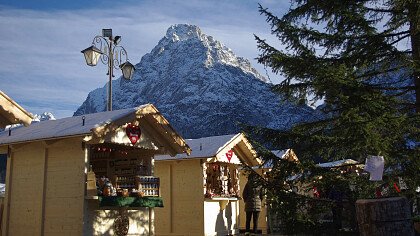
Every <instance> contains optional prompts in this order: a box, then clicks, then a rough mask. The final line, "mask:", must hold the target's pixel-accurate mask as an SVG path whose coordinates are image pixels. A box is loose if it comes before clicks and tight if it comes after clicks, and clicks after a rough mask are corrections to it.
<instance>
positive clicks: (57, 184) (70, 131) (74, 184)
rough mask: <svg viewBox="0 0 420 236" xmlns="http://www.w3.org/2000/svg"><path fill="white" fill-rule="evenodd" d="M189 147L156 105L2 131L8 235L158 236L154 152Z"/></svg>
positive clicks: (173, 151)
mask: <svg viewBox="0 0 420 236" xmlns="http://www.w3.org/2000/svg"><path fill="white" fill-rule="evenodd" d="M189 152H190V149H189V147H188V145H187V144H186V143H185V141H184V140H183V139H182V138H181V137H180V136H179V135H178V134H177V133H176V132H175V131H174V130H173V128H172V127H171V126H170V125H169V123H168V121H167V120H166V119H165V118H164V117H163V116H162V115H161V114H160V113H159V111H158V110H157V109H156V108H155V107H154V106H153V105H150V104H148V105H143V106H140V107H137V108H131V109H124V110H117V111H109V112H101V113H95V114H87V115H84V116H76V117H69V118H64V119H59V120H50V121H43V122H39V123H35V124H32V125H31V126H29V127H21V128H17V129H13V130H12V132H11V133H8V132H3V133H0V153H5V154H7V158H8V162H7V177H6V197H5V203H6V204H5V206H6V207H5V210H4V214H3V215H4V217H3V229H2V235H17V236H19V235H127V234H129V235H154V207H162V206H163V203H162V198H161V197H160V191H159V186H160V184H162V182H160V181H159V179H158V178H157V177H155V176H153V174H154V173H153V163H154V159H153V158H154V155H156V154H168V155H172V156H173V155H176V154H180V153H189Z"/></svg>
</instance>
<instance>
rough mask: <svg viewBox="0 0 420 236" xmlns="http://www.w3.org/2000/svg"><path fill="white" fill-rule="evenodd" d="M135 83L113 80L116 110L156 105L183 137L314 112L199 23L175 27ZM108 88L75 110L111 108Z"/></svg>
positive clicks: (281, 122) (275, 123)
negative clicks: (288, 98) (283, 97)
mask: <svg viewBox="0 0 420 236" xmlns="http://www.w3.org/2000/svg"><path fill="white" fill-rule="evenodd" d="M135 67H136V72H135V74H134V76H133V79H132V80H130V81H127V80H124V79H121V78H120V79H117V80H114V81H113V88H112V89H113V109H114V110H117V109H122V108H128V107H135V106H138V105H141V104H145V103H152V104H154V105H155V106H156V107H157V108H158V109H159V110H160V111H161V112H162V113H163V115H164V116H165V117H166V118H167V119H168V120H169V122H170V123H171V124H172V126H174V128H175V129H176V130H177V131H178V132H179V133H180V134H181V135H182V136H183V137H184V138H199V137H205V136H212V135H222V134H231V133H235V132H237V131H239V128H238V122H241V123H246V124H251V125H254V126H262V127H270V128H276V129H281V128H288V127H290V126H291V124H292V123H295V122H301V121H303V120H306V119H308V118H310V117H311V116H312V115H313V112H314V111H313V109H311V108H309V107H308V106H296V105H295V104H292V103H284V102H281V101H280V97H279V96H278V95H276V94H274V93H273V92H272V91H271V90H270V87H271V86H272V85H271V84H269V83H267V80H266V79H265V78H264V77H263V76H261V75H260V74H259V73H258V72H257V71H256V70H255V69H254V68H253V67H252V66H251V64H250V62H249V61H248V60H246V59H244V58H241V57H238V56H236V55H235V54H234V53H233V52H232V50H231V49H229V48H227V47H226V46H225V45H223V44H222V43H221V42H219V41H217V40H215V39H214V38H213V37H212V36H208V35H205V34H204V33H202V32H201V30H200V29H199V28H198V27H197V26H193V25H186V24H179V25H174V26H171V27H170V28H169V29H168V30H167V33H166V35H165V36H164V37H163V38H162V39H161V40H160V41H159V43H158V45H157V46H155V47H154V48H153V49H152V51H151V52H150V53H148V54H146V55H144V56H143V57H142V58H141V61H140V63H138V64H137V65H136V66H135ZM107 86H108V85H105V86H104V87H103V88H98V89H95V90H93V91H91V92H90V93H89V95H88V97H87V99H86V100H85V101H84V102H83V104H82V105H81V106H80V107H79V109H78V110H77V111H76V112H75V113H74V115H82V114H86V113H94V112H100V111H105V110H106V99H107Z"/></svg>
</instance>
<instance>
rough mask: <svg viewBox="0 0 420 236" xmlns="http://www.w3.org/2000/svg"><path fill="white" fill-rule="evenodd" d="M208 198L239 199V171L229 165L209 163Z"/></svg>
mask: <svg viewBox="0 0 420 236" xmlns="http://www.w3.org/2000/svg"><path fill="white" fill-rule="evenodd" d="M206 167H207V168H206V197H207V198H211V197H239V183H238V182H239V180H238V177H239V175H238V170H237V168H236V166H235V165H233V164H228V163H221V162H216V163H209V164H207V166H206Z"/></svg>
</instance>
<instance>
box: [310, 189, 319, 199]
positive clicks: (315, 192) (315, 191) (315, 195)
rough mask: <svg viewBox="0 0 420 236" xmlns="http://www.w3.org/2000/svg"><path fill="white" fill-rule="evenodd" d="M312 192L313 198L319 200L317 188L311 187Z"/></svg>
mask: <svg viewBox="0 0 420 236" xmlns="http://www.w3.org/2000/svg"><path fill="white" fill-rule="evenodd" d="M312 192H313V194H314V197H316V198H319V197H320V194H319V192H318V189H317V187H315V186H314V187H312Z"/></svg>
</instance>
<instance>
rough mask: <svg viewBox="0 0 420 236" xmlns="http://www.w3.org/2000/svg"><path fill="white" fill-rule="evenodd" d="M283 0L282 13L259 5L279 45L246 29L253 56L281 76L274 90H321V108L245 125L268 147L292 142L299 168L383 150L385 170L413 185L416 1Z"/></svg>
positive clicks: (419, 67)
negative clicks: (268, 125) (289, 123)
mask: <svg viewBox="0 0 420 236" xmlns="http://www.w3.org/2000/svg"><path fill="white" fill-rule="evenodd" d="M291 2H292V5H291V7H290V9H289V10H288V12H287V13H286V14H284V15H283V16H282V17H277V16H276V15H275V14H273V13H272V12H271V11H270V10H269V9H266V8H264V7H263V6H261V5H260V7H259V11H260V13H261V14H262V15H263V16H265V17H266V19H267V22H268V23H269V24H270V25H271V30H272V34H274V35H275V36H276V37H277V38H278V39H279V40H280V42H281V43H282V44H283V45H284V46H285V48H284V49H277V48H275V47H273V46H271V45H270V44H269V43H268V42H267V41H266V40H264V39H261V38H260V37H258V36H255V37H256V40H257V44H258V48H259V50H260V55H259V57H258V61H259V62H260V63H262V64H264V65H265V66H267V67H270V68H271V69H272V71H273V72H274V73H275V74H281V75H282V76H284V78H285V79H284V81H283V82H282V83H280V84H279V85H276V86H275V90H276V91H278V92H279V93H281V94H285V95H286V98H287V99H292V100H295V101H296V102H316V101H319V100H322V101H323V102H324V103H323V105H321V106H320V107H319V108H318V109H317V110H318V111H319V112H320V113H322V114H321V115H320V116H319V117H317V118H316V119H314V120H311V121H310V122H307V123H304V124H298V125H295V126H294V127H293V128H292V129H290V130H283V131H278V130H269V129H264V128H256V127H254V128H253V129H252V132H253V135H254V137H258V136H259V137H260V138H262V139H263V140H264V142H266V143H267V142H270V143H271V145H272V147H274V148H277V149H286V148H292V149H293V150H294V151H295V152H296V154H297V156H298V157H299V159H300V160H301V161H302V164H303V167H301V168H305V165H304V163H305V162H311V161H312V162H313V160H314V159H317V161H319V158H324V159H325V160H338V159H348V158H351V159H354V160H357V161H360V162H364V160H365V158H366V157H367V156H368V155H377V154H380V155H383V156H384V157H385V160H386V167H392V170H393V171H392V172H391V174H390V175H391V177H390V178H391V180H392V181H394V180H395V179H392V178H393V177H392V176H402V177H404V179H405V181H406V182H407V184H408V185H409V188H410V191H411V192H412V191H414V190H415V188H416V187H417V186H419V185H420V179H419V175H418V171H419V170H420V149H419V146H420V145H419V143H420V132H419V129H420V119H419V114H420V9H419V5H420V4H419V1H418V0H292V1H291ZM269 158H271V160H270V161H272V162H276V158H274V157H272V156H271V157H269ZM273 166H274V167H275V166H278V165H273ZM309 166H313V163H312V164H310V165H309ZM282 168H284V167H282ZM273 173H276V172H275V171H274V172H273ZM274 179H275V178H274ZM349 179H350V177H349ZM359 180H360V178H359V179H357V180H355V181H359ZM334 181H336V180H334ZM359 182H360V181H359ZM359 182H358V184H360V183H359ZM353 184H354V183H353ZM368 184H369V183H367V181H366V185H368ZM268 185H270V183H268ZM277 186H278V185H277ZM366 189H367V188H366ZM359 190H360V191H361V192H362V191H363V190H362V189H359ZM367 191H372V189H369V190H367ZM272 192H277V193H278V192H283V193H286V192H287V191H284V189H283V190H281V189H272ZM370 193H372V192H370ZM273 196H274V197H275V196H276V193H274V194H273ZM361 196H364V195H363V194H360V195H359V196H355V197H356V198H357V197H361ZM290 199H292V198H290ZM280 201H282V202H285V201H286V200H285V199H283V200H280Z"/></svg>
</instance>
